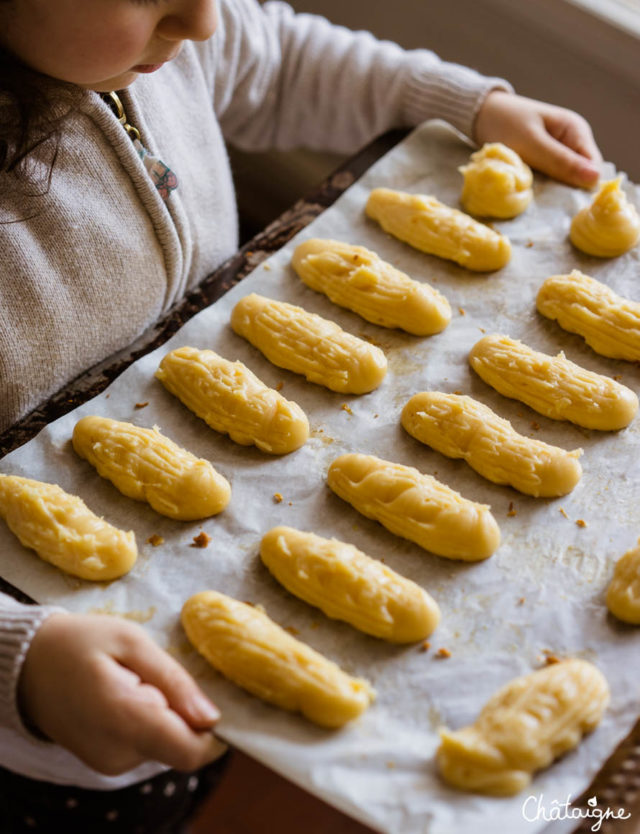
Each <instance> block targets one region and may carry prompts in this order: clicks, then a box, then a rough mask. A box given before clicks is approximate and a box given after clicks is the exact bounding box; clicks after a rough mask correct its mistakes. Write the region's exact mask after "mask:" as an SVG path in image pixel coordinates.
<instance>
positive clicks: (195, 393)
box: [156, 347, 309, 455]
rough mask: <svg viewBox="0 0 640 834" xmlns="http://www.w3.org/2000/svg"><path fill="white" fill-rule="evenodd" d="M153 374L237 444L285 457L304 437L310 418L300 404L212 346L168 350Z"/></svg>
mask: <svg viewBox="0 0 640 834" xmlns="http://www.w3.org/2000/svg"><path fill="white" fill-rule="evenodd" d="M156 376H157V378H158V379H159V380H160V382H162V384H163V385H164V387H165V388H166V389H167V390H168V391H170V392H171V393H172V394H175V396H176V397H178V399H179V400H181V401H182V402H183V403H184V405H186V406H187V408H189V409H190V410H191V411H193V413H194V414H196V415H197V416H198V417H200V418H201V419H203V420H204V421H205V423H206V424H207V425H208V426H210V427H211V428H212V429H215V430H216V431H219V432H222V433H223V434H228V435H229V437H230V438H231V439H232V440H234V441H235V442H236V443H239V444H240V445H241V446H250V445H252V444H253V445H255V446H257V447H258V449H260V450H261V451H263V452H269V453H270V454H273V455H286V454H287V453H288V452H293V451H295V449H299V448H300V446H302V445H303V444H304V443H306V441H307V438H308V437H309V421H308V420H307V417H306V414H305V413H304V411H303V410H302V409H301V408H300V406H299V405H297V404H296V403H294V402H291V401H290V400H286V399H285V398H284V397H283V396H282V395H281V394H279V393H278V392H277V391H275V390H274V389H273V388H268V387H267V386H266V385H265V384H264V383H263V382H261V381H260V380H259V379H258V377H257V376H255V374H253V373H252V372H251V371H250V370H249V368H247V367H246V366H245V365H243V364H242V362H229V361H228V360H227V359H223V358H222V357H221V356H218V354H217V353H214V352H213V351H212V350H196V348H192V347H182V348H178V349H177V350H172V351H171V353H168V354H167V355H166V356H165V357H164V359H163V360H162V362H161V363H160V367H159V368H158V370H157V371H156Z"/></svg>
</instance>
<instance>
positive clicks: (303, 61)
mask: <svg viewBox="0 0 640 834" xmlns="http://www.w3.org/2000/svg"><path fill="white" fill-rule="evenodd" d="M219 7H220V22H219V28H218V31H217V32H216V34H215V36H214V38H213V40H212V42H211V46H210V47H208V46H206V45H205V46H203V47H201V48H202V49H203V50H205V52H206V50H207V49H209V48H211V49H213V59H214V67H213V73H214V105H215V109H216V113H217V115H218V118H219V120H220V123H221V125H222V129H223V132H224V135H225V138H226V139H228V140H229V141H231V142H232V143H234V144H236V145H238V146H239V147H242V148H244V149H246V150H264V149H267V148H279V149H282V150H287V149H290V148H294V147H300V146H303V147H307V148H313V149H322V150H331V151H337V152H346V153H352V152H354V151H355V150H357V149H358V148H360V147H362V145H363V144H365V143H366V142H368V141H370V140H371V139H372V138H373V137H374V136H376V135H379V134H380V133H383V132H384V131H386V130H389V129H390V128H393V127H402V126H413V125H417V124H419V123H420V122H422V121H424V120H425V119H428V118H440V119H445V120H446V121H448V122H450V123H451V124H452V125H453V126H454V127H456V128H458V130H460V131H462V132H463V133H465V134H466V135H467V136H471V135H472V126H473V121H474V118H475V115H476V113H477V111H478V108H479V107H480V104H481V103H482V101H483V100H484V97H485V96H486V94H487V93H488V92H489V91H490V90H492V89H502V90H505V91H506V90H511V87H510V85H509V84H508V82H506V81H503V80H502V79H499V78H487V77H485V76H483V75H480V74H479V73H477V72H475V71H473V70H471V69H467V68H466V67H463V66H459V65H457V64H452V63H447V62H445V61H441V60H440V59H439V58H438V57H437V55H435V54H434V53H433V52H430V51H428V50H426V49H417V50H411V51H407V50H404V49H402V48H401V47H399V46H398V45H397V44H394V43H391V42H389V41H380V40H378V39H376V38H375V37H374V36H373V35H371V34H370V33H368V32H352V31H350V30H348V29H345V28H344V27H341V26H334V25H332V24H331V23H329V22H328V21H327V20H325V19H324V18H322V17H319V16H316V15H309V14H295V13H294V12H293V10H292V9H291V8H290V7H289V6H288V5H286V4H285V3H280V2H268V3H266V4H265V5H264V6H260V5H259V4H258V3H257V2H256V0H220V3H219Z"/></svg>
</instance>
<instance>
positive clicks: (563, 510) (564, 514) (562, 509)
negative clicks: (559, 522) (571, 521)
mask: <svg viewBox="0 0 640 834" xmlns="http://www.w3.org/2000/svg"><path fill="white" fill-rule="evenodd" d="M558 512H559V513H560V515H563V516H564V517H565V518H569V516H568V515H567V511H566V510H565V508H564V507H560V509H559V510H558Z"/></svg>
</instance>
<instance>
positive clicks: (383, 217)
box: [366, 188, 511, 272]
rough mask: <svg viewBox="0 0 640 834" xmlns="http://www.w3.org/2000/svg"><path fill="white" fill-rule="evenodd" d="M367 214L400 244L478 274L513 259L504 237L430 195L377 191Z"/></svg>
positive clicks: (498, 267)
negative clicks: (444, 259)
mask: <svg viewBox="0 0 640 834" xmlns="http://www.w3.org/2000/svg"><path fill="white" fill-rule="evenodd" d="M366 213H367V215H368V216H369V217H371V218H372V219H373V220H377V222H378V223H379V224H380V225H381V226H382V228H383V229H384V230H385V232H389V234H392V235H393V236H394V237H397V238H398V239H399V240H402V241H404V242H405V243H408V244H409V245H410V246H413V247H414V248H415V249H419V250H420V251H421V252H426V253H427V254H428V255H437V256H438V257H439V258H447V259H448V260H451V261H455V263H457V264H460V266H463V267H465V268H466V269H471V270H473V271H475V272H493V271H494V270H496V269H502V267H503V266H505V265H506V264H507V263H508V262H509V259H510V258H511V244H510V243H509V240H508V239H507V238H506V237H505V236H504V235H501V234H499V233H498V232H495V231H494V230H493V229H490V228H489V226H486V225H485V224H484V223H479V222H478V221H477V220H474V219H473V218H472V217H469V215H468V214H464V212H462V211H458V209H454V208H450V207H449V206H447V205H445V204H444V203H441V202H440V201H439V200H436V198H435V197H432V196H428V195H426V194H408V193H406V192H404V191H393V190H391V189H389V188H374V189H373V191H372V192H371V194H370V195H369V199H368V201H367V205H366Z"/></svg>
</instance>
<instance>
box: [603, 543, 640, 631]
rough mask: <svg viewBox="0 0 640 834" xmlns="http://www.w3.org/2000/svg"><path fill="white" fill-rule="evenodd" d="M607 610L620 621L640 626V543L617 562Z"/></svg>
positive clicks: (608, 590) (609, 588) (609, 589)
mask: <svg viewBox="0 0 640 834" xmlns="http://www.w3.org/2000/svg"><path fill="white" fill-rule="evenodd" d="M607 608H608V609H609V611H611V613H612V614H613V615H614V617H617V618H618V619H619V620H622V621H623V622H625V623H631V625H640V541H638V544H637V545H636V547H634V548H633V550H629V551H627V553H625V554H624V556H622V557H621V558H620V559H618V561H617V562H616V566H615V568H614V571H613V579H612V580H611V583H610V584H609V587H608V589H607Z"/></svg>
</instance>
